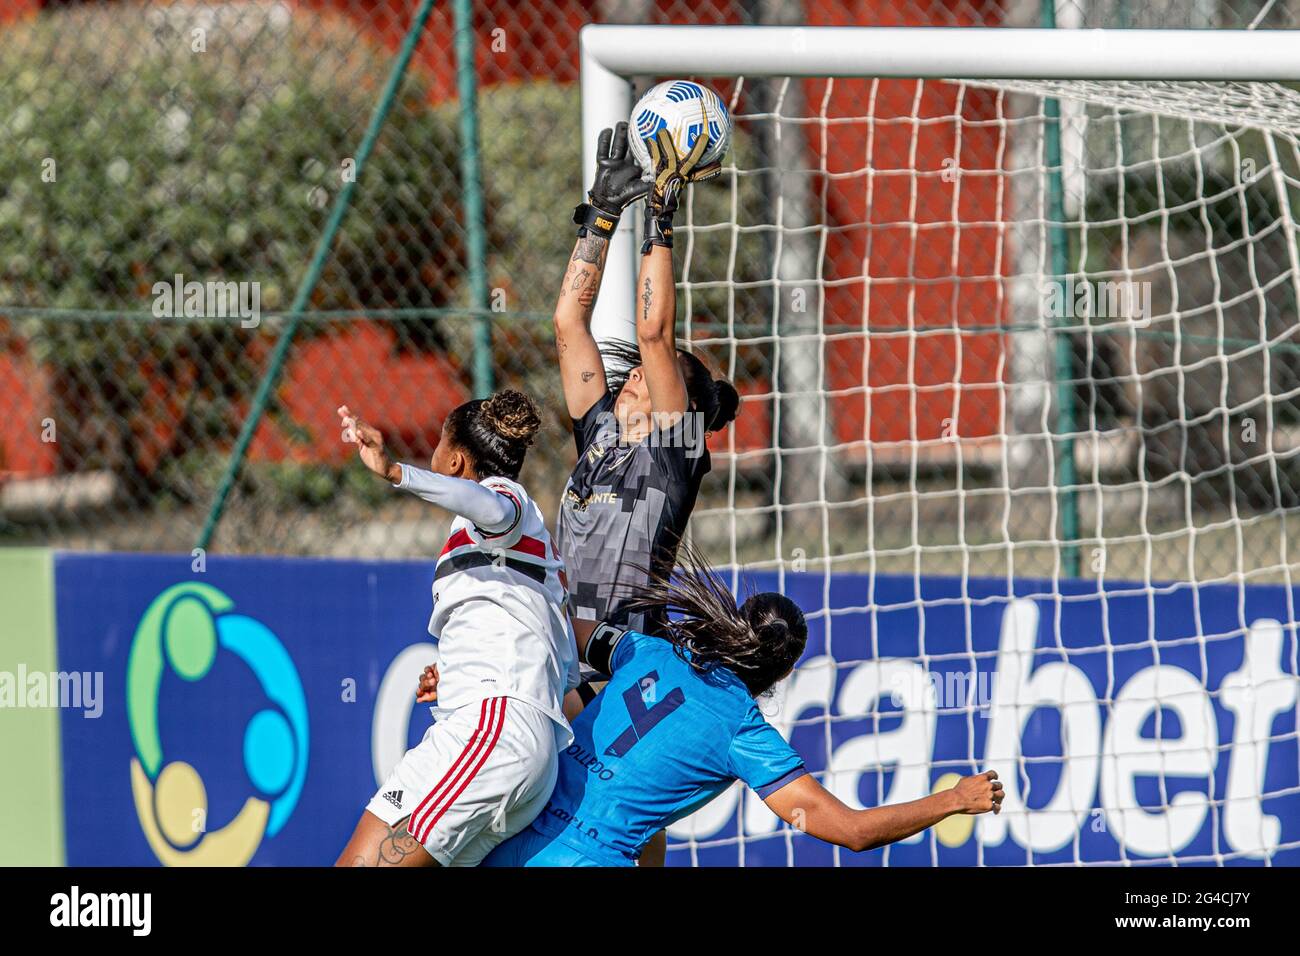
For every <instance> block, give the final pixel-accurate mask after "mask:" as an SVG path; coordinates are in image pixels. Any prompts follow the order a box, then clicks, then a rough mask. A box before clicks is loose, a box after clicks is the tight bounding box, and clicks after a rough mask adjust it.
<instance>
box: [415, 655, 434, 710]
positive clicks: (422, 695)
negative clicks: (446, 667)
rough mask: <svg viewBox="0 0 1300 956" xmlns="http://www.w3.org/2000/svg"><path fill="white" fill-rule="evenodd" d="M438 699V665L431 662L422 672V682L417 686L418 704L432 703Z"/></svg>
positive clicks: (416, 700)
mask: <svg viewBox="0 0 1300 956" xmlns="http://www.w3.org/2000/svg"><path fill="white" fill-rule="evenodd" d="M437 699H438V665H437V664H430V665H429V666H428V667H426V668H425V669H424V672H423V673H422V674H420V683H419V684H418V685H417V686H416V688H415V702H416V703H417V704H432V703H434V702H435V701H437Z"/></svg>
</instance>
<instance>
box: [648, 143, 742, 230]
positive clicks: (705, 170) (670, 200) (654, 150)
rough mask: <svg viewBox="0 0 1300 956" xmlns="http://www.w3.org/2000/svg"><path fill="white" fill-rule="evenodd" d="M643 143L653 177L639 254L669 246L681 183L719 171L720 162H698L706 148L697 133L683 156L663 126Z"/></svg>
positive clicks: (706, 176) (720, 169) (700, 178)
mask: <svg viewBox="0 0 1300 956" xmlns="http://www.w3.org/2000/svg"><path fill="white" fill-rule="evenodd" d="M645 144H646V149H648V150H649V152H650V159H651V161H652V162H653V163H654V168H655V178H654V183H653V184H652V187H651V189H650V194H649V195H648V196H647V197H646V202H645V241H644V242H642V243H641V255H645V254H646V253H648V252H649V251H650V250H651V248H653V247H654V246H665V247H666V248H669V249H671V248H672V247H673V213H675V212H677V196H678V193H680V192H681V189H682V186H684V185H685V184H686V183H696V182H699V181H700V180H702V179H708V178H710V177H712V176H716V175H717V174H718V173H720V172H722V164H721V163H709V164H708V165H707V166H700V165H699V162H700V157H701V156H703V155H704V150H705V149H706V148H707V147H708V137H706V136H697V137H696V139H695V145H694V146H692V147H691V151H690V152H689V153H687V154H686V156H685V157H682V156H679V155H678V154H677V147H676V145H675V144H674V143H673V138H672V136H671V135H670V134H669V132H668V130H666V129H661V130H659V131H658V132H657V133H656V134H655V135H654V136H652V137H650V138H649V139H647V140H646V141H645Z"/></svg>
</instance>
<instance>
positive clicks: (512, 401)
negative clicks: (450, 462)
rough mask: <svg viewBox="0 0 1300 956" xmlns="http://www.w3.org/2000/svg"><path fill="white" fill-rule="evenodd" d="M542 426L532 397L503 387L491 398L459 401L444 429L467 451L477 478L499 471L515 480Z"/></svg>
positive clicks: (495, 473)
mask: <svg viewBox="0 0 1300 956" xmlns="http://www.w3.org/2000/svg"><path fill="white" fill-rule="evenodd" d="M541 427H542V417H541V415H540V414H538V411H537V406H536V405H535V404H534V403H533V400H532V399H531V398H529V397H528V396H527V395H525V394H524V393H523V392H520V391H516V390H515V389H513V388H506V389H502V390H501V391H499V392H497V393H496V394H495V395H493V396H492V397H491V398H486V399H482V398H476V399H474V400H473V401H469V402H465V403H464V404H463V405H458V406H457V407H456V408H454V409H453V410H452V412H451V414H450V415H448V416H447V421H446V424H445V425H444V426H443V431H444V432H445V433H447V434H449V435H450V438H451V440H452V442H454V443H455V444H456V445H458V446H459V447H460V448H461V449H463V450H464V451H465V453H466V454H467V455H469V457H470V459H471V460H472V461H473V462H474V470H475V471H477V472H478V475H479V477H480V478H489V477H492V476H497V475H499V476H500V477H502V478H509V479H510V480H511V481H514V480H515V479H516V478H518V477H519V470H520V469H521V468H522V467H523V465H524V456H525V455H527V453H528V446H529V445H531V444H532V443H533V438H534V437H536V435H537V431H538V429H539V428H541Z"/></svg>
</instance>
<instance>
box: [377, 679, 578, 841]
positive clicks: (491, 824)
mask: <svg viewBox="0 0 1300 956" xmlns="http://www.w3.org/2000/svg"><path fill="white" fill-rule="evenodd" d="M559 731H560V727H559V725H558V724H556V723H555V721H553V720H551V718H550V717H548V716H546V714H544V713H543V712H542V711H540V710H538V709H537V708H536V707H534V706H532V705H531V704H528V703H525V702H524V701H521V700H516V699H514V698H511V697H491V698H488V699H487V700H484V701H482V702H481V703H475V704H466V705H465V706H464V707H459V708H457V709H456V710H454V711H452V712H451V713H450V714H448V715H446V716H444V717H442V718H441V719H439V720H438V721H437V723H435V724H434V725H433V726H432V727H430V728H429V729H428V730H427V731H426V732H425V734H424V739H423V740H421V741H420V743H419V744H417V745H416V746H415V747H413V748H412V749H410V750H408V751H407V752H406V755H405V756H404V757H402V759H401V760H400V761H399V762H398V764H397V767H396V768H395V769H394V770H393V772H392V773H391V774H389V775H388V779H387V780H386V781H384V785H383V786H382V787H380V788H379V792H378V793H376V794H375V795H374V797H372V798H371V800H370V803H369V804H368V805H367V806H366V809H367V810H369V811H370V812H371V813H373V814H374V815H375V816H377V817H379V819H381V820H383V821H384V823H386V824H388V825H389V826H390V827H391V826H393V825H394V824H396V823H398V822H399V821H401V820H402V819H403V818H406V817H409V818H410V819H408V820H407V822H406V828H407V830H408V832H410V833H411V835H412V836H414V837H415V839H416V840H418V841H419V842H420V844H421V845H422V846H423V847H424V848H425V849H426V850H428V851H429V855H430V856H432V857H433V858H434V859H435V860H437V861H438V862H439V863H441V864H442V865H443V866H477V865H478V863H479V861H480V860H482V859H483V857H485V856H487V854H488V853H489V852H490V851H491V850H492V848H493V847H495V846H496V845H497V844H498V843H501V842H502V841H504V840H508V839H509V838H510V837H512V836H514V835H515V834H516V833H518V832H519V831H520V830H522V829H524V828H525V827H526V826H528V824H530V823H532V822H533V819H534V818H535V817H536V816H537V814H538V813H540V812H541V810H542V807H544V806H545V805H546V801H547V799H548V798H549V797H550V795H551V790H552V789H553V788H554V787H555V777H556V773H557V771H558V759H559V757H558V746H557V744H558V741H557V739H556V737H557V734H558V733H559Z"/></svg>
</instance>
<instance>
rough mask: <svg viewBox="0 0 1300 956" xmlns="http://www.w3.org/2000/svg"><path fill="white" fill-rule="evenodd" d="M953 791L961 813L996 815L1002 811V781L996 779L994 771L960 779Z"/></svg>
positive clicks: (996, 775)
mask: <svg viewBox="0 0 1300 956" xmlns="http://www.w3.org/2000/svg"><path fill="white" fill-rule="evenodd" d="M953 791H954V792H955V793H956V794H957V797H958V799H960V800H961V804H962V809H961V811H960V812H961V813H968V814H976V813H988V812H989V811H990V810H992V811H993V812H994V813H998V812H1000V811H1001V809H1002V797H1003V790H1002V781H1001V780H999V779H998V772H997V771H996V770H986V771H984V773H977V774H973V775H971V776H969V777H962V778H961V779H960V780H958V781H957V786H955V787H953Z"/></svg>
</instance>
